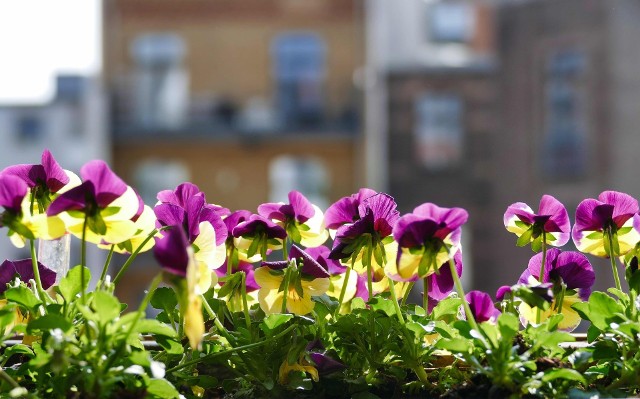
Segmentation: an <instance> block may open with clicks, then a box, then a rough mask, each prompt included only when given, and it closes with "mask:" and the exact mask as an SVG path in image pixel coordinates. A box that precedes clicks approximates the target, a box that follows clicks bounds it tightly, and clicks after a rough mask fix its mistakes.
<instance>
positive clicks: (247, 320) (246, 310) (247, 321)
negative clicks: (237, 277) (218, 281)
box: [240, 272, 251, 331]
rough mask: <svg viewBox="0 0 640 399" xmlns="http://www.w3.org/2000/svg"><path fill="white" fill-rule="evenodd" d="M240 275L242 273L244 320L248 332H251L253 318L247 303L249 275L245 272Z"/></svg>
mask: <svg viewBox="0 0 640 399" xmlns="http://www.w3.org/2000/svg"><path fill="white" fill-rule="evenodd" d="M240 273H242V288H241V290H242V291H241V294H242V311H243V312H244V320H245V324H246V326H247V330H249V331H251V317H250V316H249V304H248V302H247V275H246V273H245V272H240Z"/></svg>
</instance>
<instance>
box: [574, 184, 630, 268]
mask: <svg viewBox="0 0 640 399" xmlns="http://www.w3.org/2000/svg"><path fill="white" fill-rule="evenodd" d="M638 211H639V208H638V201H637V200H636V199H634V198H633V197H631V196H630V195H628V194H624V193H620V192H617V191H604V192H603V193H601V194H600V195H599V196H598V199H597V200H596V199H593V198H589V199H585V200H583V201H582V202H581V203H580V204H579V205H578V208H577V209H576V223H575V224H574V226H573V232H572V236H573V242H574V243H575V245H576V247H577V248H578V250H579V251H580V252H585V253H588V254H592V255H595V256H600V257H609V256H610V254H613V256H614V257H617V256H621V255H624V254H626V253H627V252H629V251H630V250H631V249H633V248H634V247H635V245H636V243H637V242H638V241H640V216H638Z"/></svg>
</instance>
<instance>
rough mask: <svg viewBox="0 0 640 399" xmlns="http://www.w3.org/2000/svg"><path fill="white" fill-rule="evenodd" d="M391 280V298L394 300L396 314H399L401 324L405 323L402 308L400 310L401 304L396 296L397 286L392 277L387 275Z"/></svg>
mask: <svg viewBox="0 0 640 399" xmlns="http://www.w3.org/2000/svg"><path fill="white" fill-rule="evenodd" d="M387 279H388V280H389V293H390V294H391V299H392V301H393V307H394V308H395V310H396V315H397V316H398V320H399V321H400V323H401V324H404V317H402V310H400V305H399V304H398V298H396V287H395V285H394V283H393V280H392V279H391V277H387Z"/></svg>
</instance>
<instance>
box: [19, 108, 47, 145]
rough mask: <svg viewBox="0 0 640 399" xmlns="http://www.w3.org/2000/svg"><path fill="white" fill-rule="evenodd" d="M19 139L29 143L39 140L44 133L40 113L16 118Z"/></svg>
mask: <svg viewBox="0 0 640 399" xmlns="http://www.w3.org/2000/svg"><path fill="white" fill-rule="evenodd" d="M16 132H17V136H18V139H19V140H20V141H22V142H25V143H28V142H32V141H36V140H39V139H40V138H41V137H42V134H43V126H42V120H41V118H40V117H39V116H38V115H21V116H19V117H18V119H17V120H16Z"/></svg>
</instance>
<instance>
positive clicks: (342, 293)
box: [334, 263, 353, 316]
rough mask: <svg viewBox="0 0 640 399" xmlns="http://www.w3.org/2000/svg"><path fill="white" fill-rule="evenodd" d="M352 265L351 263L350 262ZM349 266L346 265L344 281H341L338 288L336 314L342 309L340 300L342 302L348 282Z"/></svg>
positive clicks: (349, 275)
mask: <svg viewBox="0 0 640 399" xmlns="http://www.w3.org/2000/svg"><path fill="white" fill-rule="evenodd" d="M351 267H353V263H352V264H351ZM351 267H347V271H346V272H345V273H344V281H343V282H342V288H340V296H339V297H338V307H337V308H336V313H335V314H334V316H336V315H337V314H338V313H340V309H342V302H344V296H345V295H346V293H347V285H348V284H349V278H350V277H351Z"/></svg>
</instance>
